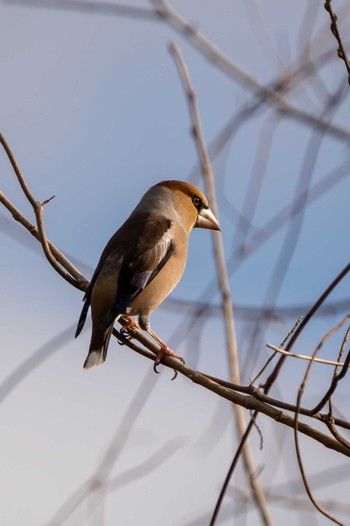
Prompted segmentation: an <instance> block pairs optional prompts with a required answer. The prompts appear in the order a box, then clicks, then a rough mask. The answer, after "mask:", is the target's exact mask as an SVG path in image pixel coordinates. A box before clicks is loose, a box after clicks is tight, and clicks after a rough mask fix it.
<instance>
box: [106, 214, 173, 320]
mask: <svg viewBox="0 0 350 526" xmlns="http://www.w3.org/2000/svg"><path fill="white" fill-rule="evenodd" d="M173 234H174V225H173V222H172V221H170V220H169V219H166V218H165V217H162V216H160V217H159V216H157V217H154V216H150V217H148V219H147V221H146V222H145V223H144V224H143V229H142V234H141V235H140V236H139V238H138V240H137V243H136V246H135V247H130V249H129V250H128V251H127V252H126V254H125V256H124V257H123V261H122V264H121V268H120V272H119V277H118V286H117V296H116V298H115V301H114V303H113V307H112V309H111V310H110V312H109V314H108V316H107V318H106V320H105V323H104V327H105V328H106V327H108V326H109V325H110V324H111V323H113V322H114V320H115V318H116V317H117V316H118V314H125V313H126V311H127V308H128V307H130V305H131V303H132V301H133V300H134V298H135V297H136V296H137V295H138V294H139V293H140V292H141V291H142V290H143V289H145V288H146V286H147V285H148V284H149V283H150V282H151V281H152V280H153V279H154V278H155V277H156V275H157V274H158V273H159V272H160V270H161V269H162V268H163V267H164V265H165V264H166V263H167V261H168V260H169V258H170V257H171V256H172V255H173V254H174V252H175V244H174V240H173Z"/></svg>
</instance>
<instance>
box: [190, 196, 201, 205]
mask: <svg viewBox="0 0 350 526" xmlns="http://www.w3.org/2000/svg"><path fill="white" fill-rule="evenodd" d="M192 203H193V204H194V206H195V207H196V208H199V207H200V205H201V200H200V198H199V197H192Z"/></svg>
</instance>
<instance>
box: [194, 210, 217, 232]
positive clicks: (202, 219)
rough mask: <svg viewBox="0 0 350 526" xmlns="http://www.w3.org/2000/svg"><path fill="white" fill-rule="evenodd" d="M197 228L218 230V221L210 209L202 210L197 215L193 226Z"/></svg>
mask: <svg viewBox="0 0 350 526" xmlns="http://www.w3.org/2000/svg"><path fill="white" fill-rule="evenodd" d="M195 226H196V227H198V228H210V229H211V230H220V225H219V221H218V220H217V219H216V217H215V216H214V214H213V212H212V211H211V210H210V208H202V210H201V211H200V212H199V214H198V218H197V222H196V224H195Z"/></svg>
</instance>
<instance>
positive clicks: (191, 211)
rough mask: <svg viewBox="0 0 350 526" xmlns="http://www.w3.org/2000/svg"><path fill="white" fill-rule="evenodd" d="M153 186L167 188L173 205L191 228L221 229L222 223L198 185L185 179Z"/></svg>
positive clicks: (188, 228)
mask: <svg viewBox="0 0 350 526" xmlns="http://www.w3.org/2000/svg"><path fill="white" fill-rule="evenodd" d="M153 188H164V189H167V190H168V191H169V192H168V195H169V198H170V199H171V203H172V206H173V207H174V208H175V209H176V211H177V213H178V214H180V216H181V218H182V221H183V223H184V225H185V227H186V228H187V230H191V229H192V228H194V227H198V228H209V229H211V230H220V225H219V222H218V220H217V219H216V217H215V215H214V214H213V212H212V211H211V209H210V208H209V205H208V199H207V198H206V197H205V195H204V194H203V192H201V191H200V190H199V189H198V188H197V187H196V186H194V185H193V184H190V183H186V182H185V181H162V182H161V183H158V184H157V185H155V186H154V187H153Z"/></svg>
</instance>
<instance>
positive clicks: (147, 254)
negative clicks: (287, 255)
mask: <svg viewBox="0 0 350 526" xmlns="http://www.w3.org/2000/svg"><path fill="white" fill-rule="evenodd" d="M194 227H199V228H210V229H212V230H220V226H219V223H218V221H217V219H216V218H215V216H214V214H213V212H212V211H211V210H210V208H209V206H208V201H207V199H206V197H205V196H204V195H203V194H202V192H201V191H200V190H198V188H196V187H195V186H193V185H192V184H189V183H185V182H183V181H163V182H161V183H158V184H156V185H155V186H152V187H151V188H150V189H149V190H148V191H147V192H146V193H145V195H144V196H143V197H142V199H141V201H140V202H139V204H138V205H137V207H136V208H135V210H134V211H133V212H132V214H131V215H130V217H129V218H128V219H127V220H126V221H125V223H124V224H123V225H122V226H121V227H120V228H119V230H117V232H116V233H115V234H114V235H113V236H112V238H111V239H110V240H109V242H108V243H107V245H106V248H105V249H104V251H103V252H102V255H101V258H100V261H99V262H98V265H97V267H96V270H95V272H94V275H93V276H92V279H91V282H90V285H89V288H88V289H87V292H86V294H85V297H84V306H83V309H82V312H81V315H80V319H79V322H78V327H77V330H76V334H75V337H77V336H78V335H79V334H80V332H81V330H82V328H83V326H84V323H85V320H86V316H87V312H88V310H89V306H90V305H91V316H92V335H91V342H90V348H89V353H88V356H87V358H86V360H85V363H84V368H86V369H88V368H90V367H93V366H94V365H101V364H102V363H103V362H104V361H105V359H106V355H107V349H108V343H109V340H110V337H111V334H112V330H113V325H114V322H115V320H116V319H118V318H119V317H120V316H126V317H127V319H128V321H129V323H130V325H131V326H132V325H134V326H137V323H136V322H135V321H134V320H133V318H132V316H138V320H139V325H140V327H141V328H142V329H143V330H145V331H147V332H148V333H149V334H150V335H151V336H152V337H153V338H154V339H155V341H157V342H158V343H159V345H160V352H159V354H158V356H157V360H156V365H158V364H159V362H160V360H161V359H162V357H163V356H164V355H165V354H167V355H170V356H175V357H176V358H178V359H180V360H182V358H181V357H179V356H177V355H176V354H174V353H173V351H172V350H171V349H169V347H168V346H167V345H166V344H165V343H164V342H163V341H162V340H161V339H160V338H159V337H158V336H157V335H156V334H155V333H154V332H153V331H152V329H151V326H150V321H149V316H150V314H151V312H152V311H154V309H156V308H157V307H158V305H160V304H161V303H162V302H163V301H164V300H165V298H166V297H167V296H168V295H169V294H170V292H171V291H172V290H173V288H174V287H175V286H176V285H177V283H178V282H179V280H180V278H181V276H182V274H183V272H184V270H185V265H186V258H187V248H188V238H189V234H190V232H191V230H192V228H194ZM182 361H183V360H182Z"/></svg>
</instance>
